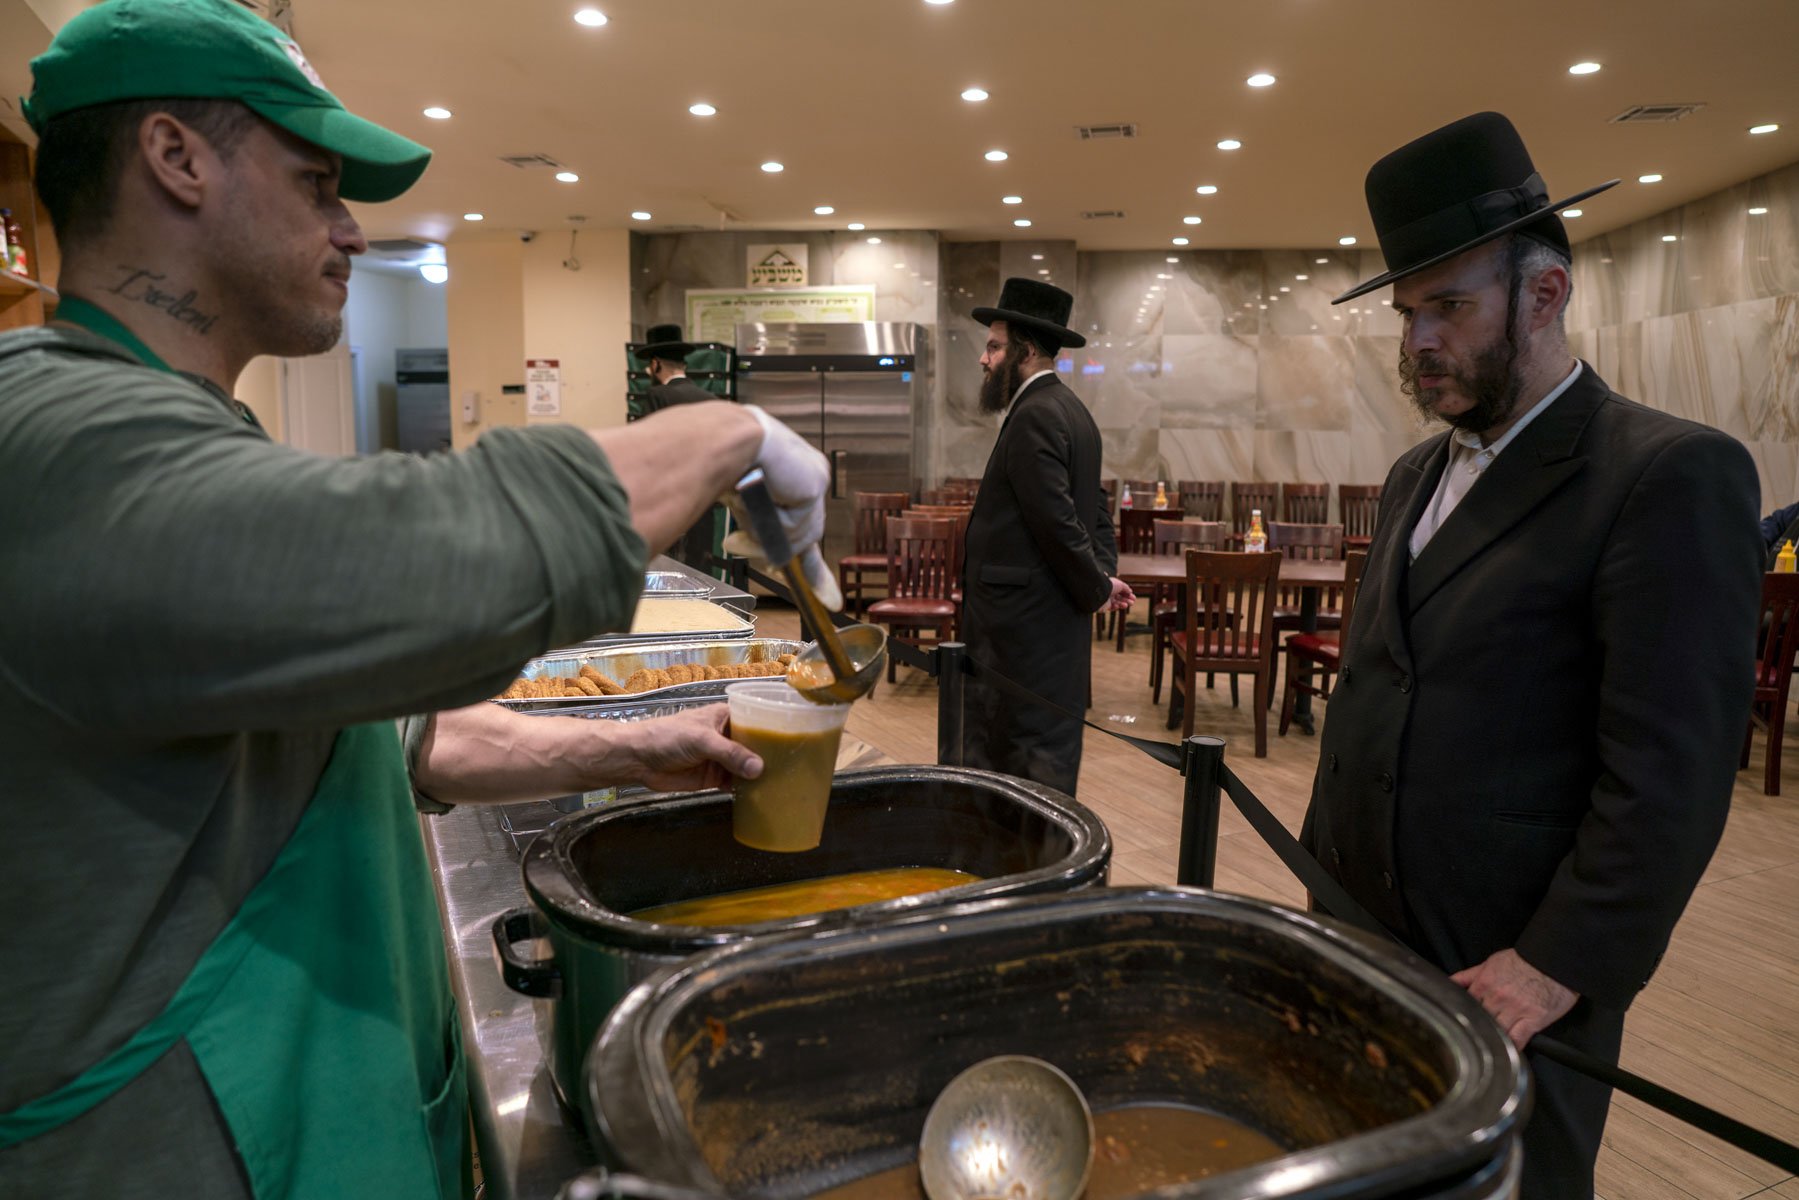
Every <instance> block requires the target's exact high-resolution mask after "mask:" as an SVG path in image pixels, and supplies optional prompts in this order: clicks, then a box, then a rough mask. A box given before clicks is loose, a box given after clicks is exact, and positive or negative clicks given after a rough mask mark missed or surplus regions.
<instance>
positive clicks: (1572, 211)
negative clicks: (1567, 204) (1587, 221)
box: [1562, 208, 1581, 217]
mask: <svg viewBox="0 0 1799 1200" xmlns="http://www.w3.org/2000/svg"><path fill="white" fill-rule="evenodd" d="M1562 215H1563V216H1564V217H1578V216H1580V215H1581V210H1580V209H1578V208H1564V209H1563V210H1562Z"/></svg>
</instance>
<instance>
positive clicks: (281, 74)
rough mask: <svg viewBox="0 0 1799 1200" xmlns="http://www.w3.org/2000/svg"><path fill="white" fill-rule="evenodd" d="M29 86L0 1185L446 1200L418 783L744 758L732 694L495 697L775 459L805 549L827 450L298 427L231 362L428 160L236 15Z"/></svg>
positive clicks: (453, 1039)
mask: <svg viewBox="0 0 1799 1200" xmlns="http://www.w3.org/2000/svg"><path fill="white" fill-rule="evenodd" d="M32 69H33V76H34V87H33V89H32V94H31V97H30V99H29V100H28V101H27V102H26V105H25V113H26V116H27V119H28V120H29V121H30V123H31V125H32V127H33V128H34V129H35V130H36V131H37V133H38V135H39V139H40V140H39V146H38V157H37V171H38V176H37V186H38V191H39V195H40V197H41V199H42V201H43V204H44V207H45V208H46V210H47V211H48V212H49V214H50V218H51V220H52V222H53V223H54V225H55V229H56V234H57V238H58V241H59V243H60V246H61V250H62V271H61V277H60V280H59V290H60V292H61V305H60V308H59V309H58V310H57V314H56V316H57V320H56V323H55V324H53V325H50V326H47V327H42V328H33V329H24V330H16V331H13V332H9V333H7V334H5V335H4V336H0V397H4V403H3V404H0V506H3V507H4V509H5V512H6V514H7V519H6V523H5V527H4V530H3V531H0V561H4V562H5V564H6V570H5V575H6V580H7V585H6V588H5V593H4V598H3V599H0V795H3V796H5V797H6V803H5V806H4V811H3V815H0V909H3V910H4V911H5V912H7V913H8V914H10V915H12V916H13V917H15V918H16V919H15V920H14V921H13V922H12V928H11V929H10V931H9V933H8V936H7V937H6V939H5V941H4V945H3V946H0V1042H3V1043H4V1044H5V1045H6V1047H7V1057H6V1068H5V1070H4V1071H0V1195H6V1196H109V1197H151V1196H181V1197H186V1198H189V1200H194V1198H199V1200H213V1198H230V1200H242V1198H243V1197H271V1196H296V1197H323V1196H334V1197H335V1196H344V1197H348V1196H377V1195H379V1196H405V1197H409V1198H416V1197H425V1196H441V1197H457V1196H461V1195H464V1194H466V1191H467V1180H468V1172H467V1165H468V1158H467V1153H466V1151H467V1130H468V1117H467V1114H466V1105H465V1097H466V1092H465V1086H464V1082H463V1080H464V1074H463V1065H462V1057H461V1052H460V1048H459V1045H458V1041H457V1030H456V1019H455V1014H454V1011H453V1006H452V1000H451V995H450V989H449V984H448V980H447V964H446V962H445V958H444V941H443V931H442V929H441V927H440V921H439V918H438V914H437V910H436V905H435V902H434V898H433V894H432V888H431V883H430V875H429V871H428V868H427V865H426V862H425V857H424V851H423V845H422V841H421V839H420V836H419V828H418V822H417V817H416V811H415V804H416V803H417V800H416V799H415V791H417V792H420V793H424V794H425V796H426V797H430V796H433V795H434V796H436V797H437V798H439V799H441V800H477V801H478V800H485V799H512V798H517V797H518V796H520V795H531V794H535V795H544V794H556V793H559V792H565V791H570V790H576V789H578V788H581V787H586V786H596V785H598V784H599V783H602V782H630V781H641V782H645V783H647V784H650V785H651V786H687V785H690V784H693V783H699V782H704V780H705V779H706V777H707V776H708V775H709V774H710V775H714V776H715V774H716V772H717V771H718V770H719V769H721V768H722V769H728V770H731V771H734V772H739V771H740V772H745V773H753V772H754V771H755V770H756V769H757V764H756V762H755V761H754V760H753V759H751V758H750V757H749V756H747V755H743V754H741V753H738V752H736V751H734V750H732V749H730V748H729V747H728V746H727V745H726V744H725V743H724V740H723V738H722V737H721V736H720V732H719V730H720V721H719V718H718V717H717V716H712V717H709V718H708V717H703V716H696V717H690V718H687V719H686V720H683V721H679V722H669V723H664V724H660V725H656V724H646V725H645V726H643V727H641V728H638V729H631V730H626V729H623V728H612V729H610V730H609V731H607V730H602V729H601V728H600V727H602V726H607V725H609V723H607V722H586V721H578V720H572V719H570V720H564V721H552V720H544V721H543V723H542V724H538V723H537V722H538V721H539V720H540V719H539V718H530V717H523V716H520V715H516V714H509V713H500V712H497V711H494V709H493V708H492V706H486V705H478V703H477V702H479V701H481V700H482V699H483V698H484V697H487V696H492V695H494V694H495V693H496V692H498V691H500V689H501V688H503V687H504V686H505V685H506V684H507V682H508V681H510V680H511V679H512V678H513V677H514V676H515V674H516V672H517V670H518V668H519V667H520V665H521V664H522V663H523V662H524V661H525V660H526V659H528V658H529V657H531V656H532V655H534V654H538V653H542V652H543V651H545V650H546V649H549V648H551V647H555V646H566V645H569V644H572V643H574V642H577V641H579V640H581V639H582V638H584V637H587V636H589V635H591V634H594V633H598V632H601V631H604V630H607V629H621V628H625V627H626V626H627V625H628V623H629V621H630V618H631V614H632V610H633V608H634V607H635V604H636V600H637V595H638V592H639V590H640V586H641V579H642V568H643V564H644V560H645V556H646V551H647V550H648V549H649V548H652V547H657V546H661V545H664V544H666V543H668V542H669V541H671V540H672V539H673V538H674V537H675V535H676V534H677V533H678V532H679V531H680V530H681V529H684V528H686V527H687V526H688V525H689V524H691V523H692V521H693V520H694V518H695V517H696V516H697V515H698V514H699V513H700V512H701V511H702V510H703V509H704V507H705V506H706V505H708V504H710V503H712V502H713V500H714V498H715V497H716V496H717V495H718V494H719V493H720V492H721V491H722V490H724V489H725V488H726V487H727V486H728V485H729V484H730V482H731V481H732V480H734V479H736V478H737V477H738V476H739V475H741V474H742V473H743V472H744V471H745V470H746V469H748V468H749V467H750V466H752V465H760V466H761V467H762V468H763V470H764V471H765V473H766V476H767V478H768V480H769V482H770V484H771V485H772V486H771V491H772V492H773V494H774V496H775V499H776V500H777V502H779V503H780V504H781V505H782V514H783V520H784V522H785V523H786V524H787V525H788V527H789V528H790V530H791V531H792V534H793V536H794V538H795V540H796V541H797V542H798V543H799V544H801V545H806V544H810V543H811V542H814V541H816V540H817V537H818V536H819V534H820V532H822V526H823V495H824V490H825V484H826V481H827V479H828V476H829V469H828V466H827V464H826V463H825V461H824V459H823V456H822V455H819V454H818V453H817V452H815V451H813V450H812V449H811V448H810V447H808V446H806V444H805V443H804V442H803V441H802V440H801V439H800V438H798V437H797V436H796V435H794V434H793V433H792V432H791V431H790V430H787V429H785V428H784V427H782V426H781V425H779V424H778V423H777V422H774V421H772V420H770V419H769V418H767V417H766V416H765V415H762V414H759V413H758V412H756V411H754V410H749V409H745V408H741V407H739V406H736V405H732V404H708V405H698V404H695V405H688V406H684V407H683V408H681V409H678V410H675V411H672V412H667V413H662V414H659V415H657V416H656V417H654V418H652V419H650V420H647V421H641V422H637V423H635V424H633V425H630V426H627V427H624V428H620V429H613V430H606V431H601V432H592V433H590V432H587V431H583V430H580V429H575V428H569V427H557V426H540V427H534V428H528V429H526V428H517V429H493V430H489V431H488V432H487V434H486V436H484V437H483V438H482V439H481V441H480V443H479V445H477V446H476V447H474V448H473V449H471V450H468V451H466V452H464V453H459V454H445V455H437V456H432V457H431V458H428V459H418V458H414V457H411V456H405V455H397V454H396V455H381V456H375V457H370V458H360V459H358V458H350V459H340V458H326V457H321V456H316V455H311V454H307V453H304V452H302V451H299V450H296V449H293V448H290V447H287V446H283V445H280V444H278V443H276V442H274V441H272V440H271V439H270V438H269V437H268V435H267V434H265V433H264V432H263V430H262V428H261V427H260V425H259V424H258V422H257V420H256V417H255V415H254V414H253V413H252V412H251V411H250V410H249V409H248V408H247V407H246V406H244V405H243V404H241V403H239V402H237V401H236V400H234V399H233V397H232V389H233V386H234V384H235V383H236V382H237V380H238V378H239V375H240V373H241V372H242V371H243V369H244V366H245V364H246V363H248V362H249V360H250V359H251V358H252V357H253V356H255V355H260V354H268V355H284V356H296V355H307V354H314V353H319V352H321V351H324V350H326V349H328V348H329V347H331V346H332V345H334V344H335V343H336V342H337V341H338V339H339V337H340V335H341V331H342V310H343V306H344V301H345V298H346V295H347V292H348V288H347V282H348V279H349V275H350V270H351V262H352V260H353V258H354V257H355V256H356V255H358V254H361V253H362V252H363V251H364V250H365V249H366V242H365V241H364V238H363V234H362V231H361V230H360V229H359V227H358V225H357V223H356V221H355V220H354V219H353V218H352V217H351V215H350V213H349V211H348V209H347V208H346V206H345V201H346V200H358V201H364V202H378V201H383V200H388V199H391V198H393V197H395V196H397V195H399V194H400V193H402V192H403V191H405V190H406V189H407V188H408V187H410V186H411V185H412V183H413V182H414V181H415V180H417V179H418V177H419V175H420V174H421V173H422V172H423V171H424V169H425V166H426V164H427V161H428V158H429V152H428V151H427V150H425V149H424V148H423V147H421V146H418V145H416V144H414V143H412V142H410V141H408V140H407V139H405V138H403V137H400V136H398V135H396V134H394V133H391V132H389V131H387V130H385V129H382V128H381V127H379V126H377V125H374V124H371V123H370V122H367V121H365V120H362V119H361V118H358V117H356V116H353V115H352V114H351V113H349V112H348V111H346V110H345V109H344V107H343V106H342V105H341V104H340V103H339V102H338V101H337V99H336V98H335V97H333V96H332V94H331V93H330V92H328V91H326V90H325V88H324V86H323V84H322V83H321V82H320V81H319V77H318V75H317V73H316V72H315V71H314V70H313V68H312V67H311V65H310V64H309V63H308V62H307V60H306V58H305V56H304V55H303V54H302V52H301V50H300V48H299V47H298V46H297V45H295V44H294V42H293V41H292V39H291V38H289V37H287V36H286V35H285V34H284V33H283V32H282V31H281V30H279V29H278V28H277V27H276V26H274V25H273V24H270V23H268V22H266V21H264V20H263V19H262V18H260V17H259V16H257V15H255V14H254V13H252V12H250V11H249V10H248V9H246V8H244V7H243V6H241V5H239V4H236V3H233V2H231V0H106V2H105V3H102V4H99V5H97V6H95V7H92V8H88V9H86V10H84V11H82V12H80V13H78V14H77V15H76V16H74V17H73V18H72V19H71V20H69V21H68V23H67V24H66V25H64V26H63V28H62V30H61V31H60V32H59V33H58V35H57V36H56V38H55V40H54V42H53V43H52V44H51V46H50V48H49V49H48V51H46V52H45V53H44V54H43V55H41V56H40V57H39V58H37V59H36V60H35V61H34V62H33V64H32ZM470 705H476V707H474V708H466V707H464V706H470ZM434 711H435V712H437V715H436V716H435V717H417V716H414V717H411V718H410V719H407V720H406V722H405V723H406V725H407V729H408V734H407V736H406V737H405V738H404V740H403V739H402V736H401V734H400V732H399V730H398V728H397V723H396V719H398V718H405V717H407V715H408V714H421V713H431V712H434ZM582 727H586V728H582ZM409 767H410V768H411V771H410V774H409V770H408V768H409Z"/></svg>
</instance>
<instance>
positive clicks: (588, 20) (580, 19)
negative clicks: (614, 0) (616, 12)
mask: <svg viewBox="0 0 1799 1200" xmlns="http://www.w3.org/2000/svg"><path fill="white" fill-rule="evenodd" d="M605 23H606V14H605V13H603V12H601V11H600V10H599V9H597V8H583V9H581V10H580V11H579V12H577V13H576V14H575V24H577V25H591V26H593V27H595V28H598V27H599V26H601V25H604V24H605Z"/></svg>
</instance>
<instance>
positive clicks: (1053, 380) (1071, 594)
mask: <svg viewBox="0 0 1799 1200" xmlns="http://www.w3.org/2000/svg"><path fill="white" fill-rule="evenodd" d="M1073 310H1074V298H1073V297H1072V296H1070V295H1069V294H1068V293H1067V292H1065V291H1063V290H1062V289H1061V288H1058V287H1055V286H1052V285H1051V284H1047V283H1042V282H1039V281H1037V280H1034V279H1008V280H1006V283H1005V286H1004V287H1003V288H1002V289H1001V291H1000V297H999V304H998V305H997V306H995V307H993V308H977V309H975V310H974V313H973V316H974V319H975V320H977V321H979V322H980V323H981V324H983V325H985V326H987V344H986V348H985V349H984V350H983V351H982V353H981V371H982V373H983V382H982V385H981V411H982V412H985V413H991V414H995V415H998V414H1001V413H1003V414H1004V422H1003V423H1002V424H1001V426H1000V433H999V441H998V442H997V443H996V444H995V445H994V447H993V453H992V454H991V455H990V456H989V457H988V459H987V470H986V472H985V473H984V474H983V475H982V477H981V487H980V491H979V492H978V493H977V494H976V496H975V502H974V511H973V512H972V513H970V514H969V518H968V536H967V546H966V558H965V566H964V569H963V580H962V595H963V613H962V630H963V638H964V639H965V640H966V641H967V643H968V652H969V654H970V655H971V656H972V657H973V658H974V659H976V660H977V661H978V662H979V663H981V664H982V665H985V666H989V667H992V668H993V669H995V670H997V671H999V672H1001V673H1002V674H1004V675H1005V676H1007V677H1008V678H1010V679H1012V680H1014V681H1016V682H1018V683H1020V684H1022V685H1024V686H1025V687H1027V688H1029V689H1030V690H1031V691H1033V692H1035V693H1037V694H1038V695H1040V696H1042V697H1044V698H1045V699H1047V700H1049V701H1051V702H1053V703H1055V704H1057V705H1059V706H1061V707H1062V708H1063V709H1066V710H1070V711H1072V712H1079V711H1080V710H1081V709H1082V708H1083V707H1085V706H1086V704H1087V694H1088V691H1089V689H1090V687H1091V677H1092V665H1093V664H1092V649H1091V645H1092V643H1091V642H1090V640H1089V637H1090V635H1089V633H1088V630H1089V622H1090V618H1091V617H1092V615H1093V614H1094V613H1095V612H1099V611H1102V610H1107V609H1127V608H1129V607H1130V606H1131V603H1132V601H1133V600H1134V599H1135V597H1134V596H1133V595H1132V593H1131V589H1130V586H1129V585H1128V584H1126V583H1125V582H1124V581H1123V580H1121V579H1118V578H1116V577H1114V576H1113V574H1112V572H1113V571H1115V570H1117V569H1118V542H1117V539H1116V538H1115V537H1114V535H1113V531H1112V515H1111V509H1110V506H1108V505H1107V503H1106V496H1105V492H1104V491H1103V490H1101V488H1100V486H1099V465H1100V449H1101V448H1100V438H1099V427H1098V426H1097V425H1095V424H1094V423H1093V417H1092V415H1091V414H1090V413H1088V411H1087V409H1086V406H1085V405H1083V404H1082V403H1081V401H1080V398H1079V397H1078V396H1076V395H1075V394H1074V393H1073V392H1072V391H1070V390H1069V389H1068V387H1067V386H1066V385H1065V384H1064V383H1063V382H1062V381H1061V380H1060V379H1058V378H1057V377H1056V357H1057V356H1058V355H1059V354H1060V353H1061V352H1062V349H1063V347H1066V346H1084V345H1086V344H1087V343H1086V339H1085V338H1083V337H1082V336H1081V335H1080V334H1078V333H1076V332H1074V331H1073V330H1072V329H1069V328H1068V318H1069V314H1070V313H1072V312H1073ZM966 695H967V701H966V703H967V717H966V719H965V721H964V722H963V727H964V730H965V733H964V740H963V745H962V762H963V764H964V765H966V766H970V767H985V768H988V769H991V770H995V771H1003V772H1005V773H1006V774H1008V775H1017V776H1019V777H1021V778H1024V779H1032V780H1035V781H1037V782H1038V783H1042V784H1047V785H1048V786H1050V787H1053V788H1058V789H1060V790H1061V791H1064V792H1067V793H1069V794H1071V795H1072V794H1073V792H1074V789H1075V782H1076V780H1077V778H1078V777H1079V775H1080V770H1081V720H1080V718H1079V717H1076V716H1071V715H1065V714H1063V713H1057V712H1053V711H1051V710H1049V709H1047V708H1043V707H1041V706H1039V705H1033V704H1027V703H1024V702H1022V701H1020V700H1017V699H1015V698H1013V697H1011V696H1008V695H1006V694H1005V693H1004V692H1002V691H1000V690H998V689H997V688H995V687H994V686H993V685H992V684H991V683H990V682H983V681H982V679H981V677H980V675H979V674H976V675H974V676H972V677H971V678H970V680H969V684H968V689H967V693H966Z"/></svg>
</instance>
